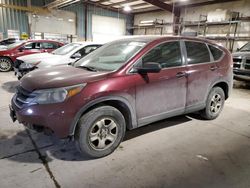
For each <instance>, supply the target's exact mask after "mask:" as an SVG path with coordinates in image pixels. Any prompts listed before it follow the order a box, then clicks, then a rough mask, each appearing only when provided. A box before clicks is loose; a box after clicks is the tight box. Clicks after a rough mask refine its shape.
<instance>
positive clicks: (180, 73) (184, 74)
mask: <svg viewBox="0 0 250 188" xmlns="http://www.w3.org/2000/svg"><path fill="white" fill-rule="evenodd" d="M186 75H187V73H186V72H178V73H177V74H176V77H177V78H182V77H184V76H186Z"/></svg>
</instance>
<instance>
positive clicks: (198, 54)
mask: <svg viewBox="0 0 250 188" xmlns="http://www.w3.org/2000/svg"><path fill="white" fill-rule="evenodd" d="M185 44H186V49H187V62H188V64H199V63H205V62H210V54H209V51H208V48H207V45H206V44H204V43H200V42H190V41H186V42H185Z"/></svg>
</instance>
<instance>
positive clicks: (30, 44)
mask: <svg viewBox="0 0 250 188" xmlns="http://www.w3.org/2000/svg"><path fill="white" fill-rule="evenodd" d="M34 46H35V43H33V42H31V43H28V44H26V45H24V49H25V50H31V49H33V48H34Z"/></svg>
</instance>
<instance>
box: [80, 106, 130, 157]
mask: <svg viewBox="0 0 250 188" xmlns="http://www.w3.org/2000/svg"><path fill="white" fill-rule="evenodd" d="M125 128H126V123H125V119H124V117H123V115H122V113H121V112H120V111H119V110H117V109H116V108H114V107H112V106H102V107H98V108H95V109H93V110H91V111H89V112H88V113H86V114H84V115H83V116H82V117H81V119H80V121H79V123H78V127H77V129H76V133H75V139H76V140H75V141H76V146H77V148H78V149H79V150H80V152H81V153H82V154H84V155H87V156H89V157H92V158H99V157H104V156H106V155H109V154H110V153H112V152H113V151H114V150H115V149H116V148H117V147H118V146H119V144H120V143H121V141H122V139H123V137H124V134H125V130H126V129H125Z"/></svg>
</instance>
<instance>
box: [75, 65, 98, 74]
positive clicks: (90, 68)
mask: <svg viewBox="0 0 250 188" xmlns="http://www.w3.org/2000/svg"><path fill="white" fill-rule="evenodd" d="M78 67H79V68H83V69H86V70H88V71H93V72H97V70H96V68H94V67H90V66H84V65H81V66H77V68H78Z"/></svg>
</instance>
